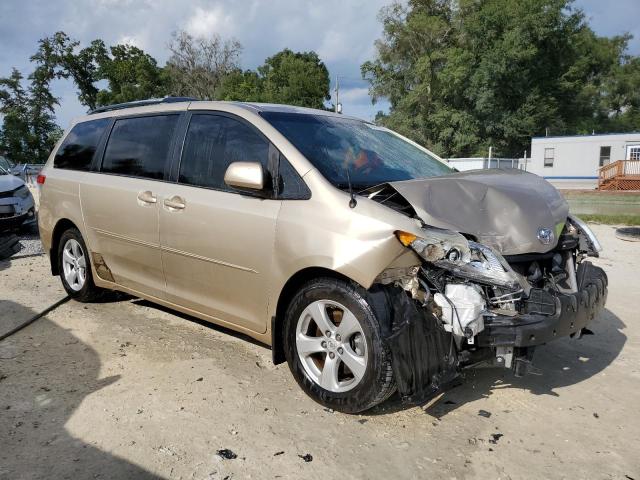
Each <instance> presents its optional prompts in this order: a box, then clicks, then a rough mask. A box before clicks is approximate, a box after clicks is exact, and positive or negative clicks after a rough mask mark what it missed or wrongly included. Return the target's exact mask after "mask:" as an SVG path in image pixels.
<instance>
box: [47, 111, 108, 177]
mask: <svg viewBox="0 0 640 480" xmlns="http://www.w3.org/2000/svg"><path fill="white" fill-rule="evenodd" d="M109 122H110V119H108V118H100V119H97V120H90V121H88V122H82V123H77V124H76V125H75V126H74V127H73V128H72V129H71V131H70V132H69V134H68V135H67V136H66V137H65V139H64V140H63V142H62V144H61V145H60V148H58V151H57V152H56V156H55V158H54V160H53V166H54V168H63V169H67V170H81V171H88V170H90V169H91V162H92V161H93V157H94V155H95V153H96V148H97V147H98V143H100V139H101V138H102V134H103V133H104V131H105V129H106V128H107V126H108V125H109Z"/></svg>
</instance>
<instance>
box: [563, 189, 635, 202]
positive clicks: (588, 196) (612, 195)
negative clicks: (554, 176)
mask: <svg viewBox="0 0 640 480" xmlns="http://www.w3.org/2000/svg"><path fill="white" fill-rule="evenodd" d="M562 195H563V196H564V198H566V199H567V200H569V201H573V202H580V203H582V202H585V203H587V202H589V203H592V202H593V203H601V204H603V203H617V204H640V193H635V192H633V193H619V192H602V193H598V192H589V193H585V192H583V191H575V192H572V191H570V190H564V191H562Z"/></svg>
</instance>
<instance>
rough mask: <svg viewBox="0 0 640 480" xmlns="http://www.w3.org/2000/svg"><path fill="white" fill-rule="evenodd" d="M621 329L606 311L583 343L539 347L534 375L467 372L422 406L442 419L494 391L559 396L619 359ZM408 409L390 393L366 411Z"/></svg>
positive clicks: (565, 340) (623, 337)
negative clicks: (567, 387) (458, 380)
mask: <svg viewBox="0 0 640 480" xmlns="http://www.w3.org/2000/svg"><path fill="white" fill-rule="evenodd" d="M624 328H625V324H624V323H623V322H622V320H620V318H618V317H617V316H616V315H615V314H613V313H612V312H611V311H610V310H607V309H605V310H604V312H603V313H602V314H601V315H600V316H599V317H598V318H596V319H595V320H593V321H592V322H591V324H589V329H590V330H592V331H593V333H594V335H586V336H583V337H582V338H581V339H572V338H563V339H559V340H556V341H554V342H551V343H549V344H547V345H544V346H541V347H539V348H538V349H537V350H536V353H535V356H534V358H533V365H534V366H535V367H536V368H537V369H539V372H538V374H529V375H526V376H524V377H521V378H518V377H515V376H514V375H513V373H512V372H511V371H510V370H507V369H502V368H475V369H469V370H467V371H466V372H465V374H464V377H463V378H462V381H461V382H460V383H459V384H458V385H457V386H455V387H453V388H450V389H448V390H446V391H445V392H444V393H443V394H440V396H439V397H435V398H437V400H435V398H433V399H430V400H429V401H428V402H427V403H425V404H423V405H422V406H421V407H422V409H423V410H424V412H425V413H427V414H428V415H431V416H433V417H435V418H441V417H443V416H445V415H447V414H448V413H450V412H452V411H454V410H456V409H457V408H458V407H460V406H461V405H464V404H466V403H468V402H473V401H475V400H479V399H481V398H488V397H489V396H491V395H492V394H493V392H494V391H495V390H498V389H504V388H517V389H519V390H522V389H525V390H528V391H529V392H530V393H532V394H533V395H552V396H559V394H558V393H557V392H556V391H555V390H556V389H558V388H561V387H566V386H569V385H575V384H577V383H580V382H582V381H584V380H587V379H589V378H591V377H593V376H594V375H596V374H598V373H600V372H601V371H603V370H604V369H605V368H607V367H608V366H609V365H610V364H611V363H612V362H613V361H614V360H615V359H616V357H618V355H619V354H620V352H621V351H622V348H623V347H624V344H625V343H626V341H627V337H626V335H625V334H624V333H623V330H624ZM408 407H409V406H407V405H405V404H403V403H402V401H401V400H400V398H399V396H398V395H394V396H393V397H392V398H391V399H389V400H388V401H387V402H384V403H383V404H382V405H379V406H378V407H376V408H374V409H372V410H371V411H370V412H367V413H368V414H370V415H385V414H389V413H393V412H397V411H400V410H404V409H406V408H408Z"/></svg>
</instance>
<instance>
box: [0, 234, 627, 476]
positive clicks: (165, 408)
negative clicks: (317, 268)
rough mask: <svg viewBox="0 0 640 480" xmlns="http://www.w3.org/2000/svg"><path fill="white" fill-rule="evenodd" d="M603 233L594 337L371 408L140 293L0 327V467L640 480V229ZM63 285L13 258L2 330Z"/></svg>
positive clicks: (42, 266)
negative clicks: (413, 400) (606, 282)
mask: <svg viewBox="0 0 640 480" xmlns="http://www.w3.org/2000/svg"><path fill="white" fill-rule="evenodd" d="M594 230H595V231H596V233H597V234H598V236H599V238H600V239H601V241H602V243H603V245H604V247H605V252H604V254H603V256H602V258H601V259H600V260H598V263H599V264H601V265H602V266H604V268H605V269H606V270H607V272H608V274H609V279H610V288H609V301H608V304H607V311H606V313H605V314H604V315H603V316H602V317H601V318H599V319H597V320H596V321H595V322H594V323H593V324H592V325H591V329H592V330H593V331H594V332H595V335H593V336H587V337H584V338H583V339H581V340H571V339H562V340H558V341H556V342H555V343H552V344H549V345H548V346H545V347H543V348H541V349H539V351H538V352H537V354H536V358H535V363H536V366H537V367H538V368H540V369H541V371H542V375H539V376H535V375H534V376H527V377H525V378H522V379H516V378H514V377H513V376H512V375H511V374H510V373H508V372H506V371H501V370H495V369H482V370H476V371H473V372H471V373H470V374H469V375H468V376H467V379H466V383H464V384H463V385H462V386H460V387H457V388H455V389H453V390H451V391H448V392H447V393H445V394H444V395H443V396H441V397H440V398H439V399H438V400H437V401H435V402H432V403H431V404H429V405H427V406H422V407H412V408H405V407H403V406H402V404H401V403H400V402H399V401H398V399H397V398H392V399H391V400H390V401H388V402H386V403H385V404H383V405H382V406H381V407H378V408H376V409H374V410H373V411H370V412H368V413H367V414H364V415H359V416H349V415H343V414H339V413H334V412H331V411H327V410H325V409H323V408H322V407H321V406H319V405H317V404H316V403H314V402H313V401H312V400H310V399H309V398H307V397H306V396H305V395H304V394H303V393H302V392H301V390H300V389H299V388H298V387H297V385H296V384H295V382H294V381H293V379H292V377H291V375H290V373H289V371H288V368H287V366H286V365H280V366H278V367H274V366H273V365H272V364H271V360H270V358H271V352H270V350H268V349H266V348H264V347H263V346H261V345H258V344H255V343H252V342H250V341H247V340H246V339H245V338H243V337H240V336H237V335H235V334H233V333H231V332H228V331H226V330H223V329H220V328H217V327H213V326H211V325H208V324H204V323H202V322H199V321H196V320H194V319H192V318H189V317H185V316H181V315H176V314H173V313H170V312H168V311H165V310H163V309H162V308H159V307H156V306H154V305H152V304H149V303H147V302H144V301H141V300H138V299H134V298H120V299H117V300H114V301H111V302H108V303H101V304H91V305H83V304H79V303H76V302H74V301H70V302H68V303H65V304H64V305H62V306H61V307H59V308H57V309H56V310H54V311H53V312H51V313H50V314H48V315H47V316H46V317H44V318H43V319H41V320H39V321H37V322H36V323H34V324H32V325H31V326H29V327H27V328H26V329H24V330H22V331H21V332H19V333H17V334H16V335H14V336H12V337H10V338H8V339H6V340H3V341H1V342H0V478H2V479H5V478H6V479H12V480H13V479H31V478H47V479H49V478H51V479H53V478H55V479H62V478H70V479H80V478H117V479H120V478H172V479H173V478H176V479H178V478H183V479H191V478H195V479H208V478H213V479H225V478H226V479H231V478H237V479H240V478H257V479H266V478H318V479H320V478H322V479H328V478H341V479H348V478H491V479H497V478H502V479H506V478H512V479H516V478H554V479H555V478H571V479H577V478H589V479H591V478H598V479H609V478H615V479H623V480H624V479H640V456H639V455H638V452H639V451H640V416H639V415H638V406H639V405H640V317H639V315H638V299H639V298H640V295H639V294H640V287H639V280H640V275H639V274H638V272H639V271H640V255H639V252H640V243H637V242H624V241H622V240H619V239H617V238H616V237H615V236H614V233H613V231H614V230H613V228H612V227H609V226H595V227H594ZM63 296H64V292H63V290H62V288H61V286H60V284H59V279H58V278H55V277H52V276H51V275H50V273H49V271H48V262H47V260H46V259H45V258H44V257H41V256H34V257H27V258H21V259H16V260H12V261H11V262H0V299H1V302H0V334H1V333H3V332H6V331H8V330H9V329H10V328H11V327H12V326H13V325H15V324H17V323H19V322H21V321H22V320H24V319H26V318H29V317H30V316H31V315H33V314H34V313H36V312H39V311H41V310H42V309H44V308H45V307H46V306H48V305H50V304H51V303H53V302H54V301H56V300H58V299H60V298H62V297H63ZM224 449H228V450H230V451H231V452H233V453H234V454H235V455H237V457H236V458H231V459H225V458H223V457H222V456H221V455H219V454H218V452H219V451H220V450H224ZM307 455H308V456H307ZM230 456H233V455H230Z"/></svg>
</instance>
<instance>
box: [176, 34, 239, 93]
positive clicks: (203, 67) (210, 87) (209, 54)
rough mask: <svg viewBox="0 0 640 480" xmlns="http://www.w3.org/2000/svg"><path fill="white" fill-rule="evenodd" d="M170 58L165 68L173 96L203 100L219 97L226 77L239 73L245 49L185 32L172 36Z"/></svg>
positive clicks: (235, 44)
mask: <svg viewBox="0 0 640 480" xmlns="http://www.w3.org/2000/svg"><path fill="white" fill-rule="evenodd" d="M169 50H170V52H171V56H170V57H169V60H168V61H167V65H166V67H165V69H166V73H167V76H168V78H169V83H170V91H171V94H172V95H177V96H190V97H195V98H199V99H203V100H215V99H218V98H220V90H221V88H222V84H223V83H224V81H225V79H226V77H227V76H229V75H230V74H232V73H234V74H237V73H238V70H239V63H238V61H239V58H240V53H241V52H242V46H241V45H240V43H239V42H238V41H237V40H226V41H225V40H222V38H221V37H220V36H219V35H213V36H212V37H211V38H203V37H197V38H194V37H193V36H192V35H190V34H188V33H187V32H185V31H179V32H174V33H173V38H172V40H171V42H170V43H169Z"/></svg>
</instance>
